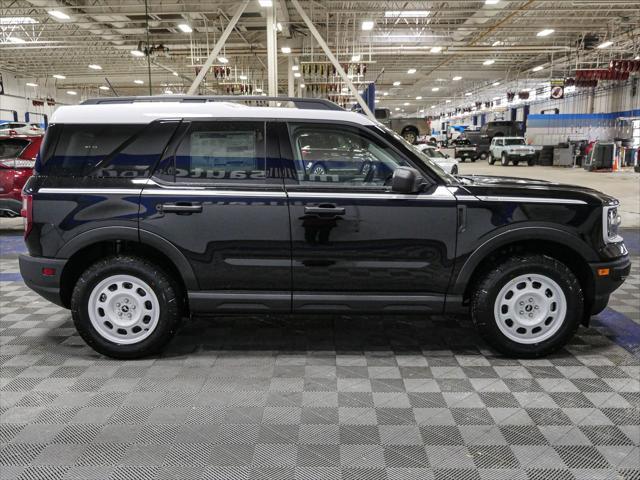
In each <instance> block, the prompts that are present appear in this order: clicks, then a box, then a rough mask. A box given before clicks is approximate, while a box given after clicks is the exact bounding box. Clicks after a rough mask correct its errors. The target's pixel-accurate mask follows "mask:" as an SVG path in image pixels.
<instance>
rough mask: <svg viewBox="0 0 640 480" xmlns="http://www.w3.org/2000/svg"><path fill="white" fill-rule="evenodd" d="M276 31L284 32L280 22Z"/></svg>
mask: <svg viewBox="0 0 640 480" xmlns="http://www.w3.org/2000/svg"><path fill="white" fill-rule="evenodd" d="M276 30H278V31H279V32H281V31H282V24H281V23H280V22H278V23H276Z"/></svg>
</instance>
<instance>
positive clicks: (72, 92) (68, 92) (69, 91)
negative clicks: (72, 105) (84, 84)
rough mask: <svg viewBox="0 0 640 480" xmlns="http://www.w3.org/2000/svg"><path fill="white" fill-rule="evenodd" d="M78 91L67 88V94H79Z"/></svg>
mask: <svg viewBox="0 0 640 480" xmlns="http://www.w3.org/2000/svg"><path fill="white" fill-rule="evenodd" d="M77 94H78V92H75V91H73V90H67V95H77Z"/></svg>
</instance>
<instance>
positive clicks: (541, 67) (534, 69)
mask: <svg viewBox="0 0 640 480" xmlns="http://www.w3.org/2000/svg"><path fill="white" fill-rule="evenodd" d="M542 69H544V66H542V65H538V66H537V67H533V68H532V69H531V71H532V72H539V71H540V70H542Z"/></svg>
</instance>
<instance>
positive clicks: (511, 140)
mask: <svg viewBox="0 0 640 480" xmlns="http://www.w3.org/2000/svg"><path fill="white" fill-rule="evenodd" d="M504 143H505V145H525V143H524V138H506V139H505V140H504Z"/></svg>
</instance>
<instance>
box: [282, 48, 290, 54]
mask: <svg viewBox="0 0 640 480" xmlns="http://www.w3.org/2000/svg"><path fill="white" fill-rule="evenodd" d="M280 51H281V52H282V53H286V54H288V53H291V47H282V48H281V49H280Z"/></svg>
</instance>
